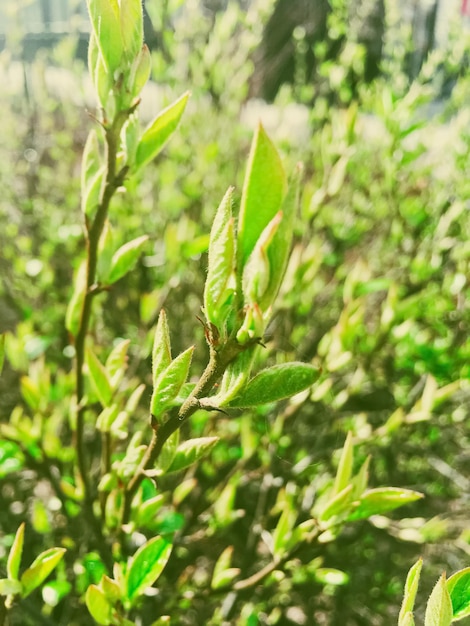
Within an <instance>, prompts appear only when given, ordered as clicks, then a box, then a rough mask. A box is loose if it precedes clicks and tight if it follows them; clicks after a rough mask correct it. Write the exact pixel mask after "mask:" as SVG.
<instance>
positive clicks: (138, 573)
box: [126, 537, 172, 603]
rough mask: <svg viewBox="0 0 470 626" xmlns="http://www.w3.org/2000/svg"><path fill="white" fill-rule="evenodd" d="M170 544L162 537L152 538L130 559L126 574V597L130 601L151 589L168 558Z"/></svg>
mask: <svg viewBox="0 0 470 626" xmlns="http://www.w3.org/2000/svg"><path fill="white" fill-rule="evenodd" d="M171 549H172V544H171V543H170V542H169V541H167V540H166V539H164V538H163V537H153V539H150V540H149V541H147V543H145V544H144V545H143V546H141V547H140V548H139V549H138V550H137V552H136V553H135V554H134V556H133V557H132V559H131V561H130V563H129V567H128V569H127V574H126V582H127V597H128V599H129V600H130V601H131V603H132V601H133V600H135V598H137V597H138V596H139V595H142V594H143V593H144V591H145V590H146V589H147V587H151V586H152V585H153V583H154V582H155V581H156V580H157V578H158V577H159V576H160V574H161V573H162V571H163V568H164V567H165V565H166V564H167V561H168V559H169V558H170V554H171Z"/></svg>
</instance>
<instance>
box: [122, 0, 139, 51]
mask: <svg viewBox="0 0 470 626" xmlns="http://www.w3.org/2000/svg"><path fill="white" fill-rule="evenodd" d="M120 7H121V35H122V43H123V47H124V55H125V57H126V58H127V59H128V60H132V59H134V57H135V56H137V54H138V53H139V52H140V50H141V48H142V43H143V40H144V30H143V17H142V0H121V2H120Z"/></svg>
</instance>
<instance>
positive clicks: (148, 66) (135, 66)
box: [128, 44, 152, 162]
mask: <svg viewBox="0 0 470 626" xmlns="http://www.w3.org/2000/svg"><path fill="white" fill-rule="evenodd" d="M151 70H152V58H151V56H150V50H149V49H148V46H147V45H146V44H144V45H143V46H142V49H141V51H140V52H139V54H138V55H137V56H136V57H135V59H134V61H133V63H132V65H131V70H130V72H129V82H128V85H129V92H130V93H131V94H132V96H133V97H134V98H137V97H138V95H139V94H140V92H141V91H142V89H143V88H144V87H145V85H146V83H147V81H148V79H149V78H150V72H151ZM133 162H134V161H133Z"/></svg>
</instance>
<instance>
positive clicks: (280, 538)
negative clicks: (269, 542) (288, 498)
mask: <svg viewBox="0 0 470 626" xmlns="http://www.w3.org/2000/svg"><path fill="white" fill-rule="evenodd" d="M296 519H297V511H296V510H295V509H294V508H293V507H292V505H291V504H290V503H289V502H288V503H286V504H285V508H284V510H283V512H282V514H281V517H280V518H279V521H278V523H277V525H276V528H275V530H274V533H273V554H274V555H275V556H282V555H283V554H284V552H285V551H286V549H287V543H288V541H289V539H290V537H291V534H292V529H293V528H294V524H295V521H296Z"/></svg>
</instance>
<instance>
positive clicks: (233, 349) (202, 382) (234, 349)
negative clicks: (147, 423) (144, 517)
mask: <svg viewBox="0 0 470 626" xmlns="http://www.w3.org/2000/svg"><path fill="white" fill-rule="evenodd" d="M244 349H246V346H240V345H239V344H238V343H237V342H236V341H235V340H229V341H228V342H227V343H226V344H225V345H224V347H223V348H222V349H221V350H220V351H216V350H215V349H214V348H213V347H212V346H210V356H209V363H208V364H207V367H206V369H205V370H204V372H203V373H202V376H201V378H200V379H199V382H198V383H197V385H196V386H195V388H194V389H193V391H192V392H191V394H190V395H189V396H188V398H187V399H186V400H185V402H184V403H183V404H182V406H181V407H180V409H179V411H178V412H173V413H171V414H170V417H169V419H168V420H167V421H166V422H164V423H163V424H158V423H155V424H153V423H152V427H153V433H152V439H151V441H150V443H149V445H148V448H147V450H146V451H145V455H144V458H143V459H142V461H141V463H140V466H139V467H138V469H137V471H136V473H135V475H134V476H133V478H132V479H131V480H130V482H129V483H128V485H127V487H126V491H125V494H124V504H123V512H122V520H121V526H123V525H125V524H127V523H128V522H129V519H130V514H131V504H132V499H133V498H134V496H135V494H136V492H137V490H138V488H139V486H140V484H141V483H142V481H143V479H144V477H145V470H147V469H150V468H151V467H153V466H154V465H155V463H156V461H157V460H158V457H159V456H160V453H161V451H162V449H163V446H164V445H165V442H166V441H167V440H168V438H169V437H170V436H171V435H172V434H173V433H174V432H175V431H176V430H178V428H180V427H181V425H182V424H183V422H184V421H185V420H187V419H188V418H189V417H190V416H191V415H192V414H193V413H195V412H196V411H197V410H198V409H199V408H201V404H200V402H199V400H200V399H201V398H204V397H205V396H207V394H208V393H209V392H210V391H211V389H212V388H213V387H214V385H215V383H216V382H217V381H218V380H219V379H220V378H221V377H222V375H223V374H224V372H225V370H226V369H227V366H228V365H229V363H231V362H232V361H233V360H234V359H235V358H236V356H237V355H238V354H240V352H242V351H243V350H244Z"/></svg>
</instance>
